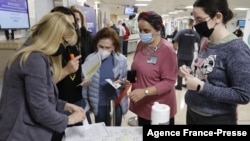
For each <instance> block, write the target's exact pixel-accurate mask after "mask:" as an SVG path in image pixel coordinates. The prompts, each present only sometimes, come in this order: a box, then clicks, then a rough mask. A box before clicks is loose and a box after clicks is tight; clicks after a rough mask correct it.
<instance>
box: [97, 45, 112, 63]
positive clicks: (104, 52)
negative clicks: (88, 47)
mask: <svg viewBox="0 0 250 141" xmlns="http://www.w3.org/2000/svg"><path fill="white" fill-rule="evenodd" d="M98 53H99V54H100V56H101V58H102V60H104V59H106V58H108V57H109V56H110V54H111V52H110V51H107V50H104V49H101V48H98Z"/></svg>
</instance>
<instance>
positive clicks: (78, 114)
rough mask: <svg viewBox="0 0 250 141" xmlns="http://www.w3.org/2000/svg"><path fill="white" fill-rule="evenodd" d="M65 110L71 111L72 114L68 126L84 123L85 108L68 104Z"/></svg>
mask: <svg viewBox="0 0 250 141" xmlns="http://www.w3.org/2000/svg"><path fill="white" fill-rule="evenodd" d="M64 110H65V111H69V112H70V113H71V114H70V115H69V116H68V125H71V124H75V123H78V122H82V121H83V120H84V119H85V117H86V114H85V111H84V110H83V108H82V107H79V106H77V105H74V104H70V103H66V105H65V107H64Z"/></svg>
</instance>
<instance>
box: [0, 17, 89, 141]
mask: <svg viewBox="0 0 250 141" xmlns="http://www.w3.org/2000/svg"><path fill="white" fill-rule="evenodd" d="M52 37H53V38H52ZM30 38H31V39H32V40H33V44H32V45H30V46H25V47H23V48H21V49H20V50H19V51H18V52H16V54H15V55H14V56H13V57H12V58H11V59H10V60H9V62H8V66H7V67H6V70H5V73H4V78H3V88H2V97H1V100H0V117H1V118H0V129H1V134H0V140H11V141H20V140H25V141H34V140H36V141H49V140H50V139H51V136H52V131H57V132H63V131H64V130H65V128H66V127H67V125H71V124H75V123H77V122H82V121H83V120H84V118H85V113H84V110H83V109H82V108H80V107H78V106H75V105H72V104H69V103H66V102H65V101H61V100H59V99H58V97H57V95H58V90H57V87H56V85H55V83H56V82H57V81H58V80H59V79H60V75H61V74H62V66H61V56H60V52H61V51H62V50H63V49H64V46H63V45H65V44H70V45H73V44H75V43H76V39H77V37H76V33H75V31H74V26H73V25H72V23H71V22H70V20H69V19H68V18H67V17H66V16H65V15H64V14H61V13H57V12H55V13H49V14H46V15H45V16H44V17H42V19H41V20H40V21H39V22H38V24H36V25H35V26H33V27H32V29H31V35H30ZM62 111H69V112H71V114H70V115H69V116H67V115H65V114H63V113H61V112H62Z"/></svg>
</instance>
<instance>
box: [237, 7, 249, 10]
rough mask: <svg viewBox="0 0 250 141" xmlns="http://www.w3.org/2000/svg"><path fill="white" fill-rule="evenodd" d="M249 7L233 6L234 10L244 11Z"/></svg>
mask: <svg viewBox="0 0 250 141" xmlns="http://www.w3.org/2000/svg"><path fill="white" fill-rule="evenodd" d="M248 9H249V8H242V7H239V8H234V10H239V11H245V10H248Z"/></svg>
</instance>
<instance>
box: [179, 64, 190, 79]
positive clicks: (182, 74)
mask: <svg viewBox="0 0 250 141" xmlns="http://www.w3.org/2000/svg"><path fill="white" fill-rule="evenodd" d="M191 72H192V70H191V69H190V68H189V67H188V66H186V65H182V66H181V67H180V68H179V74H178V75H179V76H180V77H185V76H188V75H190V74H191Z"/></svg>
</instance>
